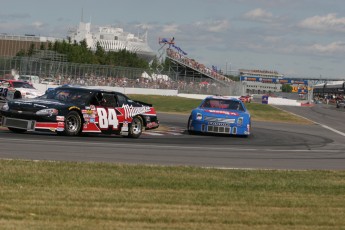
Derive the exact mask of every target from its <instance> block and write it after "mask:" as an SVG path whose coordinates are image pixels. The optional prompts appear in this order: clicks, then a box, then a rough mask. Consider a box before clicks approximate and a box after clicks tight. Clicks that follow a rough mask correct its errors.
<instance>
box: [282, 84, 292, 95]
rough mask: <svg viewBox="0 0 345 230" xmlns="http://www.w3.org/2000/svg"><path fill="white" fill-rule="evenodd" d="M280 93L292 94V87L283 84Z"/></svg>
mask: <svg viewBox="0 0 345 230" xmlns="http://www.w3.org/2000/svg"><path fill="white" fill-rule="evenodd" d="M282 92H285V93H291V92H292V86H291V85H289V84H283V85H282Z"/></svg>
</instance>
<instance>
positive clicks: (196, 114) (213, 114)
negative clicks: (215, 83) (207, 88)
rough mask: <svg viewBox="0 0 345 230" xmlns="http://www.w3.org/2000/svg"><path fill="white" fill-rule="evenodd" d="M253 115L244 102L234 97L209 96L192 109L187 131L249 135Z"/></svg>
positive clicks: (192, 132) (191, 132)
mask: <svg viewBox="0 0 345 230" xmlns="http://www.w3.org/2000/svg"><path fill="white" fill-rule="evenodd" d="M250 129H251V116H250V114H249V112H248V111H247V109H246V107H245V105H244V103H243V102H242V101H241V100H239V99H237V98H232V97H222V96H208V97H206V98H205V99H204V100H203V101H202V102H201V104H200V105H199V106H198V107H197V108H195V109H193V110H192V112H191V115H190V116H189V119H188V125H187V131H188V133H189V134H195V133H216V134H225V135H240V136H249V135H250Z"/></svg>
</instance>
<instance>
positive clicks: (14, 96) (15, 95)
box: [13, 91, 22, 99]
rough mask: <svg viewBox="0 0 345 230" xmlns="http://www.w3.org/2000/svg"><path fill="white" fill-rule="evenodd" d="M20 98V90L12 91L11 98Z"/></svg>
mask: <svg viewBox="0 0 345 230" xmlns="http://www.w3.org/2000/svg"><path fill="white" fill-rule="evenodd" d="M21 98H22V94H21V92H20V91H16V92H14V95H13V99H21Z"/></svg>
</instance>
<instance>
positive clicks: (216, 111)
mask: <svg viewBox="0 0 345 230" xmlns="http://www.w3.org/2000/svg"><path fill="white" fill-rule="evenodd" d="M205 111H206V112H209V113H216V114H225V115H230V116H239V114H238V113H235V112H229V111H223V110H212V109H210V110H209V109H207V110H205Z"/></svg>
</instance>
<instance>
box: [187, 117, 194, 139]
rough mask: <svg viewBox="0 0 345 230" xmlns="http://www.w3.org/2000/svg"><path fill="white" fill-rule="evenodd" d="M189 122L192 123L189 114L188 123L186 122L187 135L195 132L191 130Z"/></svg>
mask: <svg viewBox="0 0 345 230" xmlns="http://www.w3.org/2000/svg"><path fill="white" fill-rule="evenodd" d="M191 124H192V116H189V118H188V123H187V132H188V134H189V135H193V134H195V132H194V131H192V130H191Z"/></svg>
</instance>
